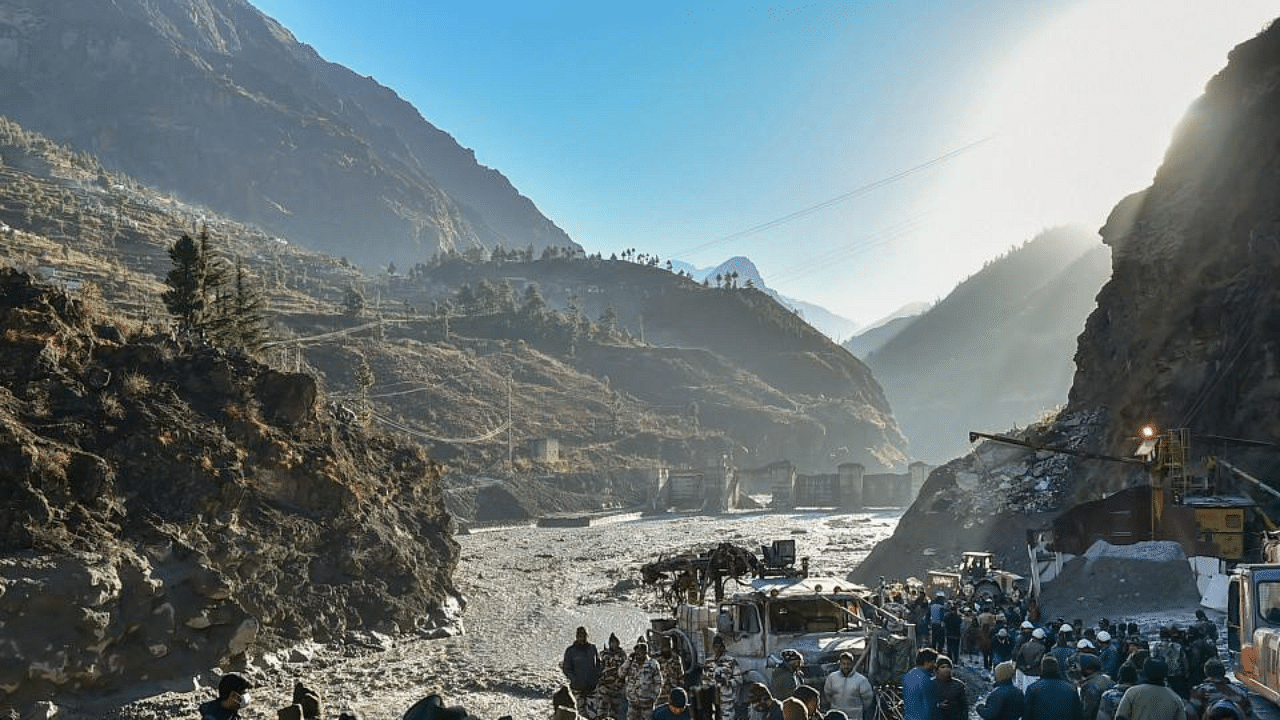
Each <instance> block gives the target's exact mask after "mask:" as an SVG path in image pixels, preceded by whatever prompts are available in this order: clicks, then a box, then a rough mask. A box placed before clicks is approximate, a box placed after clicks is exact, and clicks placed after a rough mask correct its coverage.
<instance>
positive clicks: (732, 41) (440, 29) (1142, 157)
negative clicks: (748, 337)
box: [251, 0, 1280, 323]
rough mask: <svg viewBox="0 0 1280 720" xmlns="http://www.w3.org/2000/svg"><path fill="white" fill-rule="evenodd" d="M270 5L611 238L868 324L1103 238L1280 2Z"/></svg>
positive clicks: (595, 233) (315, 42)
mask: <svg viewBox="0 0 1280 720" xmlns="http://www.w3.org/2000/svg"><path fill="white" fill-rule="evenodd" d="M251 2H253V4H254V5H255V6H256V7H258V8H259V9H260V10H262V11H263V12H265V13H266V14H268V15H270V16H272V17H274V18H276V19H277V20H279V21H280V22H281V23H282V24H283V25H284V26H285V27H287V28H288V29H289V30H290V31H292V32H293V34H294V35H295V37H297V38H298V39H299V40H300V41H302V42H305V43H308V44H310V45H312V46H313V47H315V49H316V50H317V51H318V52H319V53H320V54H321V55H322V56H324V57H325V58H326V59H328V60H331V61H334V62H338V63H341V64H343V65H346V66H348V67H350V68H351V69H352V70H354V71H356V72H358V73H360V74H362V75H371V76H373V77H374V78H375V79H376V80H378V81H379V82H381V83H382V84H384V85H386V86H388V87H390V88H392V89H393V90H395V91H396V92H397V93H399V94H400V95H401V96H402V97H404V98H405V99H406V100H408V101H409V102H411V103H413V104H414V105H415V106H416V107H417V108H418V110H419V111H420V112H421V113H422V115H423V117H425V118H426V119H427V120H428V121H429V122H431V123H432V124H434V125H436V126H437V127H439V128H441V129H443V130H445V131H446V132H448V133H450V134H451V135H453V137H454V138H456V139H457V140H458V142H459V143H461V144H462V145H464V146H466V147H469V148H471V149H473V150H474V151H475V153H476V157H477V159H478V160H479V161H480V162H481V163H483V164H485V165H488V166H490V167H493V168H496V169H498V170H499V171H501V172H502V173H503V174H505V175H506V176H507V177H508V178H510V179H511V181H512V183H513V184H514V185H515V186H516V187H517V188H518V189H519V190H520V191H521V192H522V193H524V194H525V195H527V196H528V197H530V198H531V199H532V200H533V201H534V202H535V203H536V204H537V205H538V207H539V208H540V209H541V210H542V212H543V213H544V214H546V215H547V216H548V217H550V218H551V219H552V220H553V221H554V222H556V223H557V224H558V225H560V226H561V227H562V228H564V229H565V230H566V231H567V232H568V233H569V234H570V236H571V237H573V239H574V240H576V241H577V242H578V243H579V244H581V245H582V246H583V247H585V248H586V249H587V250H588V251H589V252H597V251H598V252H602V253H604V255H605V256H608V255H609V254H610V253H611V252H615V251H620V250H622V249H625V248H628V247H635V248H637V249H639V250H641V251H643V252H648V253H657V254H658V255H660V256H661V257H662V258H664V259H667V258H674V259H679V260H683V261H686V262H689V263H692V264H695V265H698V266H711V265H715V264H718V263H719V262H721V261H723V260H724V259H726V258H728V257H730V256H733V255H746V256H748V257H750V258H751V259H752V260H754V261H755V262H756V264H757V265H758V266H759V267H760V270H761V274H762V275H763V277H764V279H765V281H766V282H767V283H768V284H769V285H770V286H771V287H774V288H776V289H778V290H780V291H781V292H783V293H785V294H787V295H790V296H793V297H798V298H802V299H806V300H810V301H812V302H818V303H821V304H824V305H826V306H828V307H829V308H831V309H832V310H834V311H836V312H840V313H842V314H844V315H846V316H847V317H850V318H851V319H853V320H856V321H858V322H862V323H866V322H870V321H873V320H875V319H876V318H878V317H881V316H883V315H885V314H887V313H889V312H891V311H893V310H895V309H896V308H898V307H900V306H902V305H904V304H907V303H910V302H914V301H919V300H934V299H937V298H939V297H942V296H945V295H946V294H947V293H948V292H949V291H950V290H951V289H952V288H953V287H954V286H955V284H956V283H957V282H959V281H960V280H962V279H963V278H964V277H966V276H968V275H969V274H972V273H973V272H975V271H976V270H978V269H979V268H981V266H982V264H983V263H984V262H985V261H986V260H988V259H990V258H992V257H994V256H996V255H998V254H1000V253H1001V252H1004V251H1005V250H1007V249H1008V248H1009V247H1011V246H1013V245H1016V244H1018V243H1021V242H1022V241H1024V240H1027V239H1029V238H1030V237H1031V236H1032V235H1034V234H1035V233H1036V232H1037V231H1039V230H1041V229H1044V228H1046V227H1052V226H1055V225H1060V224H1064V223H1069V222H1078V223H1081V224H1084V225H1086V226H1088V227H1091V228H1096V227H1098V226H1100V225H1101V224H1102V221H1103V220H1104V219H1105V217H1106V213H1107V211H1109V210H1110V208H1111V206H1112V205H1114V204H1115V202H1116V201H1118V200H1119V199H1120V198H1121V197H1123V196H1124V195H1125V194H1127V193H1129V192H1132V191H1135V190H1139V189H1141V188H1142V187H1144V186H1145V185H1146V184H1148V183H1149V181H1150V179H1151V176H1152V174H1153V173H1154V171H1155V169H1156V167H1157V165H1158V163H1159V159H1160V156H1161V153H1162V152H1163V150H1164V148H1165V147H1166V146H1167V144H1168V140H1169V136H1170V132H1171V130H1172V127H1173V124H1174V122H1176V119H1177V118H1178V117H1179V116H1180V115H1181V113H1182V112H1183V111H1184V110H1185V108H1186V106H1187V104H1188V103H1189V102H1190V101H1192V100H1193V99H1194V98H1195V97H1196V95H1198V94H1199V92H1200V90H1201V89H1202V88H1203V85H1204V83H1205V81H1207V80H1208V79H1209V77H1210V76H1211V75H1212V74H1213V73H1214V72H1216V71H1217V70H1218V69H1220V68H1221V66H1222V65H1223V64H1225V60H1226V53H1227V51H1228V50H1229V49H1230V48H1231V47H1232V46H1234V45H1235V44H1237V43H1238V42H1240V41H1243V40H1244V39H1246V38H1248V37H1250V36H1252V35H1253V34H1255V33H1256V32H1257V31H1258V30H1260V29H1261V27H1262V24H1263V22H1264V20H1265V19H1268V18H1270V17H1271V16H1272V15H1271V13H1275V14H1280V11H1276V10H1275V9H1274V4H1273V3H1270V2H1261V1H1254V0H1230V1H1229V2H1228V1H1226V0H1034V2H1032V1H1028V0H867V1H866V2H845V3H773V4H755V5H753V4H750V3H724V2H711V3H693V4H690V3H670V2H645V3H634V4H632V3H625V2H623V3H600V2H591V3H586V2H519V3H514V2H485V1H483V0H472V1H470V2H454V1H453V0H448V1H445V0H440V1H436V0H425V1H424V0H413V1H412V2H410V1H409V0H379V2H354V1H353V0H251ZM1269 6H1270V7H1269ZM961 148H966V149H964V150H962V151H960V152H958V153H955V151H957V150H960V149H961ZM949 153H955V154H954V155H950V156H948V154H949ZM940 158H941V159H940ZM931 161H936V162H933V164H932V165H929V166H927V167H924V168H920V169H918V170H914V171H911V172H907V173H905V174H902V173H903V171H908V170H912V169H913V168H917V167H918V166H920V165H924V164H926V163H930V162H931ZM899 174H902V176H901V177H896V176H898V175H899ZM877 183H880V184H878V185H877ZM869 185H874V187H871V188H868V189H865V190H864V188H867V186H869ZM837 199H838V200H837ZM833 200H835V202H830V203H829V204H826V205H823V204H824V203H828V201H833ZM818 206H822V207H818ZM809 209H812V211H811V212H806V213H800V216H799V217H796V218H795V219H791V220H787V221H785V222H776V223H775V222H774V221H778V220H781V219H784V218H788V217H789V216H792V215H793V214H796V213H797V212H799V211H805V210H809ZM761 225H770V227H768V228H766V229H763V230H759V231H754V232H746V233H744V232H743V231H745V230H749V229H752V228H756V227H758V226H761Z"/></svg>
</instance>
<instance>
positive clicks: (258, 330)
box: [228, 258, 268, 355]
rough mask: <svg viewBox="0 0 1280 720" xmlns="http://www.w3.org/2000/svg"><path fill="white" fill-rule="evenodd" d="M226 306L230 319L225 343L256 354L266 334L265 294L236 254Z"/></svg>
mask: <svg viewBox="0 0 1280 720" xmlns="http://www.w3.org/2000/svg"><path fill="white" fill-rule="evenodd" d="M228 310H229V313H228V314H229V315H230V316H231V320H232V322H231V328H232V330H231V332H230V333H229V337H228V340H229V341H230V342H229V343H228V344H229V345H231V346H232V347H235V348H239V349H240V350H243V351H244V352H246V353H248V354H250V355H256V354H257V353H258V351H259V350H261V349H262V343H263V341H264V340H265V339H266V336H267V317H268V311H267V298H266V295H264V294H263V293H262V290H261V289H260V288H259V287H258V286H257V285H256V284H255V283H254V282H253V278H252V277H251V276H250V275H249V273H248V271H246V270H245V269H244V263H243V262H242V261H241V260H240V258H236V270H235V276H234V280H233V282H232V292H231V297H230V306H229V308H228Z"/></svg>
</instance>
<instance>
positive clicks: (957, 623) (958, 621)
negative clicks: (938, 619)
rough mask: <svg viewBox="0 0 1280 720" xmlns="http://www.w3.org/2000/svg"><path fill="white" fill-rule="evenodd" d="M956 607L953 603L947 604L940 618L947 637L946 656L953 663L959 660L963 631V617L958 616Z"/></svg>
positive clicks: (958, 611)
mask: <svg viewBox="0 0 1280 720" xmlns="http://www.w3.org/2000/svg"><path fill="white" fill-rule="evenodd" d="M956 605H957V603H955V602H951V603H949V604H948V605H947V611H946V613H944V614H943V616H942V628H943V631H944V632H945V633H946V635H947V655H948V657H951V658H952V659H953V660H952V661H953V662H958V661H959V660H960V638H961V633H962V632H963V630H964V615H962V614H960V608H958V607H957V606H956ZM937 649H938V650H941V649H942V648H937Z"/></svg>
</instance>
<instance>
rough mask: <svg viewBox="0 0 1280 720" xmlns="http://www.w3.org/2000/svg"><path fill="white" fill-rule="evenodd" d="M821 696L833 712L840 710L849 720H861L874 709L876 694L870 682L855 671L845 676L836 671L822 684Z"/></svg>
mask: <svg viewBox="0 0 1280 720" xmlns="http://www.w3.org/2000/svg"><path fill="white" fill-rule="evenodd" d="M822 694H823V696H824V697H825V698H826V699H827V704H828V705H830V706H831V709H833V710H840V711H842V712H843V713H844V714H845V715H847V716H848V717H849V720H862V718H863V716H864V715H867V714H869V713H870V712H872V711H873V710H874V709H875V705H876V694H875V691H874V690H872V689H871V681H869V680H867V678H866V676H864V675H862V674H861V673H859V672H858V671H857V670H854V671H853V672H851V673H849V674H848V675H847V676H846V675H845V674H844V673H842V672H840V671H839V670H836V671H835V672H833V673H831V674H830V675H828V676H827V680H826V682H824V683H823V684H822Z"/></svg>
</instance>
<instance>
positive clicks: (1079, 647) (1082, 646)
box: [1076, 638, 1094, 650]
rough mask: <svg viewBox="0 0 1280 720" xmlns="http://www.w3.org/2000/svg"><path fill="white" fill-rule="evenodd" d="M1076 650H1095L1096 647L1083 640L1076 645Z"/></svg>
mask: <svg viewBox="0 0 1280 720" xmlns="http://www.w3.org/2000/svg"><path fill="white" fill-rule="evenodd" d="M1076 649H1077V650H1086V649H1088V650H1093V649H1094V647H1093V643H1091V642H1089V641H1088V640H1087V639H1084V638H1082V639H1081V640H1080V642H1078V643H1076Z"/></svg>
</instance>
